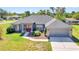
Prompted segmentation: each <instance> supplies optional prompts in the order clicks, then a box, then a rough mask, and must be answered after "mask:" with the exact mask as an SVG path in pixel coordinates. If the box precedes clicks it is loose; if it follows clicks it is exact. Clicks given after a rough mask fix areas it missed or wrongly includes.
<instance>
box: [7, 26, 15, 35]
mask: <svg viewBox="0 0 79 59" xmlns="http://www.w3.org/2000/svg"><path fill="white" fill-rule="evenodd" d="M14 32H15V30H14V29H13V28H12V27H9V28H7V34H9V33H14Z"/></svg>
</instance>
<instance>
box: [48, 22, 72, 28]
mask: <svg viewBox="0 0 79 59" xmlns="http://www.w3.org/2000/svg"><path fill="white" fill-rule="evenodd" d="M70 27H71V26H70V25H68V24H66V23H64V22H62V21H60V20H56V21H55V22H52V23H51V24H50V25H49V26H47V28H70Z"/></svg>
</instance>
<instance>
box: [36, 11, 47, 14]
mask: <svg viewBox="0 0 79 59" xmlns="http://www.w3.org/2000/svg"><path fill="white" fill-rule="evenodd" d="M37 14H39V15H46V10H40V11H39V12H37Z"/></svg>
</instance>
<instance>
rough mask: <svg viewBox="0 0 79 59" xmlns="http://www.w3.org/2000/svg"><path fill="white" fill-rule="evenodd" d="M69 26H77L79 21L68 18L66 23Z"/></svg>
mask: <svg viewBox="0 0 79 59" xmlns="http://www.w3.org/2000/svg"><path fill="white" fill-rule="evenodd" d="M65 22H66V23H67V24H69V25H75V24H79V20H76V19H72V18H66V21H65Z"/></svg>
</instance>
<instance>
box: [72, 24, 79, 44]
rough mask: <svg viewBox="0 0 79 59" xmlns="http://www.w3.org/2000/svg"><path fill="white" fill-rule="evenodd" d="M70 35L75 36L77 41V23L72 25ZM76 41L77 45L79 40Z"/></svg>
mask: <svg viewBox="0 0 79 59" xmlns="http://www.w3.org/2000/svg"><path fill="white" fill-rule="evenodd" d="M72 35H73V36H74V37H75V38H76V40H77V41H79V25H73V26H72ZM76 43H77V45H79V42H76Z"/></svg>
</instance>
